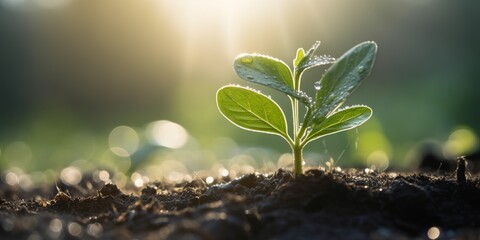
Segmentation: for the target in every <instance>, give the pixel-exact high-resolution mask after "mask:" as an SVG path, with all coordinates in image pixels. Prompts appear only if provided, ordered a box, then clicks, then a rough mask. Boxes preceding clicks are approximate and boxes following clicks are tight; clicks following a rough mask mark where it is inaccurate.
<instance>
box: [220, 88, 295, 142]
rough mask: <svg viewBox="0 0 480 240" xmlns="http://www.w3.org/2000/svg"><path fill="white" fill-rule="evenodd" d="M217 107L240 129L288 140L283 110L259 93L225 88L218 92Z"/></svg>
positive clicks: (243, 89)
mask: <svg viewBox="0 0 480 240" xmlns="http://www.w3.org/2000/svg"><path fill="white" fill-rule="evenodd" d="M217 105H218V109H219V110H220V112H221V113H222V114H223V116H224V117H225V118H227V119H228V120H229V121H230V122H232V123H233V124H235V125H237V126H238V127H240V128H243V129H246V130H250V131H256V132H263V133H270V134H276V135H280V136H282V137H284V138H285V139H288V135H287V123H286V120H285V115H284V114H283V111H282V109H280V107H279V106H278V104H277V103H275V102H274V101H273V100H271V99H270V98H269V97H267V96H265V95H263V94H261V93H259V92H256V91H254V90H251V89H248V88H245V87H240V86H225V87H222V88H220V89H219V90H218V92H217Z"/></svg>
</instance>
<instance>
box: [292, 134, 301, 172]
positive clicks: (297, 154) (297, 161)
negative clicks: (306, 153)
mask: <svg viewBox="0 0 480 240" xmlns="http://www.w3.org/2000/svg"><path fill="white" fill-rule="evenodd" d="M292 151H293V164H294V169H293V172H294V173H295V176H299V175H301V174H302V173H303V169H302V167H303V166H302V164H303V149H302V147H301V146H300V143H299V142H297V141H295V145H294V146H292Z"/></svg>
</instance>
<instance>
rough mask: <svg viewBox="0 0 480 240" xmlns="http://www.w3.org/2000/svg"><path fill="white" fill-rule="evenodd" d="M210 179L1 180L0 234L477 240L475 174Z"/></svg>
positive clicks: (479, 205) (479, 197) (478, 186)
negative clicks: (70, 183) (32, 187)
mask: <svg viewBox="0 0 480 240" xmlns="http://www.w3.org/2000/svg"><path fill="white" fill-rule="evenodd" d="M216 183H217V184H216V185H212V186H206V185H205V183H204V182H203V181H202V180H195V181H192V182H188V183H187V182H185V183H183V184H171V183H165V182H159V183H156V184H153V185H151V186H149V187H146V188H143V189H142V190H141V192H138V194H128V195H127V194H124V193H123V192H122V191H120V190H119V189H118V188H117V187H116V186H115V185H111V184H107V185H105V186H95V185H92V183H90V182H88V181H84V182H82V183H81V184H80V185H79V186H76V187H75V188H72V187H66V186H59V188H60V189H61V192H59V193H58V194H56V193H57V190H56V187H55V186H52V187H49V188H48V189H43V190H37V191H36V192H29V193H25V192H20V191H18V190H15V189H10V188H8V187H7V186H6V185H2V186H0V197H1V199H0V239H97V238H100V239H411V238H415V237H416V238H420V239H427V238H428V236H427V231H428V230H429V229H431V228H433V227H436V228H438V229H439V230H440V238H442V239H453V238H457V239H460V238H461V239H479V238H480V179H479V178H478V177H477V178H473V177H469V176H467V180H466V181H465V182H463V181H460V182H457V179H456V175H455V174H454V173H452V172H451V173H449V174H447V175H438V174H436V175H431V174H394V173H390V174H387V173H375V172H373V173H368V174H367V173H365V172H364V171H359V170H347V171H345V172H329V173H326V172H323V171H320V170H308V171H306V173H305V174H304V175H302V176H300V177H297V178H294V177H293V176H292V173H291V172H289V171H284V170H279V171H277V172H275V173H274V174H271V175H258V174H250V175H246V176H243V177H241V178H239V179H235V180H232V181H227V179H217V180H216ZM88 189H89V190H88ZM55 194H56V195H55ZM38 196H41V197H42V198H44V199H42V198H39V197H38ZM22 199H25V200H22ZM47 199H48V200H47Z"/></svg>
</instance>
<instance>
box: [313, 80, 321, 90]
mask: <svg viewBox="0 0 480 240" xmlns="http://www.w3.org/2000/svg"><path fill="white" fill-rule="evenodd" d="M313 87H314V88H315V89H316V90H320V81H318V82H315V84H313Z"/></svg>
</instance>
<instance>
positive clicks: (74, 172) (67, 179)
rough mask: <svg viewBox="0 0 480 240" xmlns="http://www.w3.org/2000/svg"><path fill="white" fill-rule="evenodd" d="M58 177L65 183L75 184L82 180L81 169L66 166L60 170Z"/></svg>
mask: <svg viewBox="0 0 480 240" xmlns="http://www.w3.org/2000/svg"><path fill="white" fill-rule="evenodd" d="M60 179H61V180H62V182H63V183H65V184H66V185H69V186H74V185H77V184H78V183H80V181H82V171H81V170H80V169H78V168H76V167H73V166H70V167H66V168H64V169H63V170H62V171H61V172H60Z"/></svg>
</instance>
